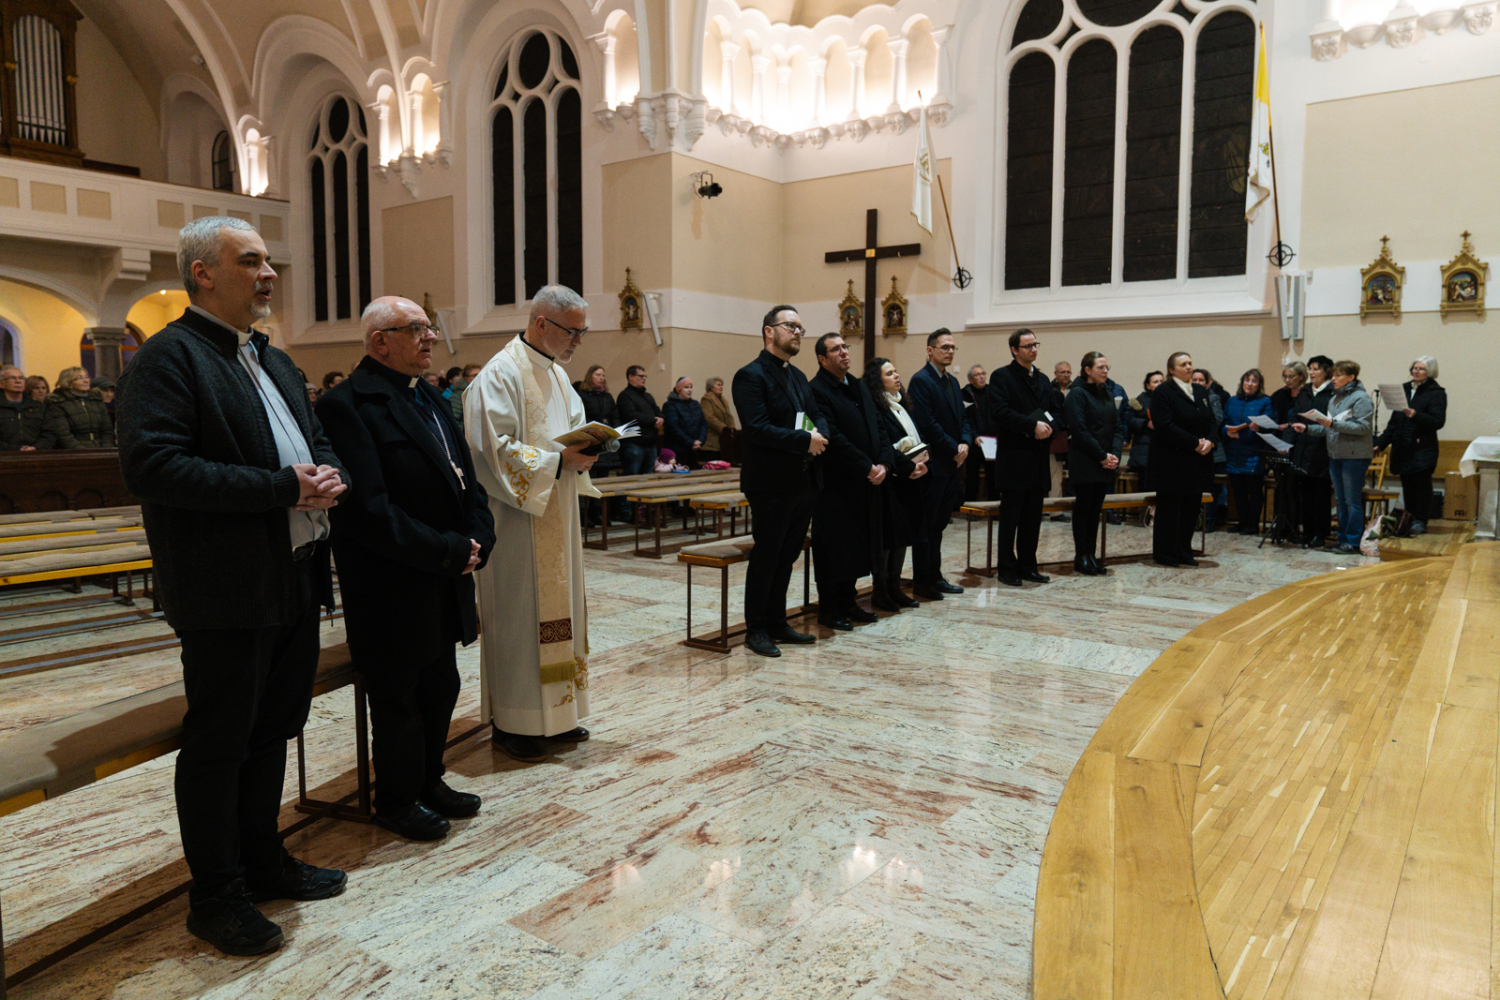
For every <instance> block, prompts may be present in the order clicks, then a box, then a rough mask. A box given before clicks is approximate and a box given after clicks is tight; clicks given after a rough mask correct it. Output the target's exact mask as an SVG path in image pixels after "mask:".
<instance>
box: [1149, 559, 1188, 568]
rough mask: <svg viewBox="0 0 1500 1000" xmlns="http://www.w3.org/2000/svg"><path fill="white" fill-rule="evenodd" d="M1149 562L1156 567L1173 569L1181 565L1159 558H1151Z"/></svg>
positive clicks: (1171, 560) (1175, 561)
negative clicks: (1170, 567)
mask: <svg viewBox="0 0 1500 1000" xmlns="http://www.w3.org/2000/svg"><path fill="white" fill-rule="evenodd" d="M1151 561H1152V562H1154V563H1156V565H1158V566H1172V567H1174V568H1175V567H1177V566H1181V565H1182V563H1180V562H1178V561H1177V560H1176V559H1164V558H1162V557H1161V556H1152V557H1151Z"/></svg>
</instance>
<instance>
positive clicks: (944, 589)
mask: <svg viewBox="0 0 1500 1000" xmlns="http://www.w3.org/2000/svg"><path fill="white" fill-rule="evenodd" d="M932 586H933V587H934V589H936V590H938V591H940V592H941V593H944V594H962V593H963V592H964V588H962V587H960V586H959V585H958V584H956V583H949V582H948V581H947V580H939V581H938V582H937V583H934V584H933V585H932Z"/></svg>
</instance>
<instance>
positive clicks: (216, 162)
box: [213, 132, 234, 191]
mask: <svg viewBox="0 0 1500 1000" xmlns="http://www.w3.org/2000/svg"><path fill="white" fill-rule="evenodd" d="M213 185H214V190H215V191H233V190H234V147H233V145H231V143H230V141H229V133H228V132H220V133H219V134H218V135H216V136H214V150H213Z"/></svg>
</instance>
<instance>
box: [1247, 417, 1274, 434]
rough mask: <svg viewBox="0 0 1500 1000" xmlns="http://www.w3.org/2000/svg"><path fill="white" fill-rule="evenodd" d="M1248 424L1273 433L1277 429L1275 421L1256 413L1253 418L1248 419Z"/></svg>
mask: <svg viewBox="0 0 1500 1000" xmlns="http://www.w3.org/2000/svg"><path fill="white" fill-rule="evenodd" d="M1250 422H1251V423H1252V424H1254V425H1255V426H1256V427H1264V428H1265V429H1266V430H1268V431H1274V430H1276V428H1277V423H1276V421H1274V420H1272V419H1271V418H1270V417H1268V416H1266V415H1265V414H1264V413H1257V414H1256V415H1255V416H1253V417H1251V418H1250Z"/></svg>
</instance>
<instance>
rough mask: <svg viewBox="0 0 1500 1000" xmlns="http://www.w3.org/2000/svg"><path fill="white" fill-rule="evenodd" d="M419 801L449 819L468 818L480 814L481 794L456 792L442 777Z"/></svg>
mask: <svg viewBox="0 0 1500 1000" xmlns="http://www.w3.org/2000/svg"><path fill="white" fill-rule="evenodd" d="M417 801H418V802H420V803H422V804H423V805H424V806H426V807H427V808H428V809H431V810H432V811H433V812H435V813H437V814H438V815H439V816H443V817H445V818H447V819H468V818H469V817H470V816H476V815H478V814H479V802H480V799H479V796H477V795H473V794H471V793H469V792H455V791H454V790H453V789H451V788H449V787H448V786H447V784H445V783H444V782H443V781H442V780H441V779H439V780H438V781H436V782H434V783H433V786H432V787H431V788H429V789H427V791H425V792H423V793H422V794H421V795H420V796H418V797H417Z"/></svg>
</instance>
